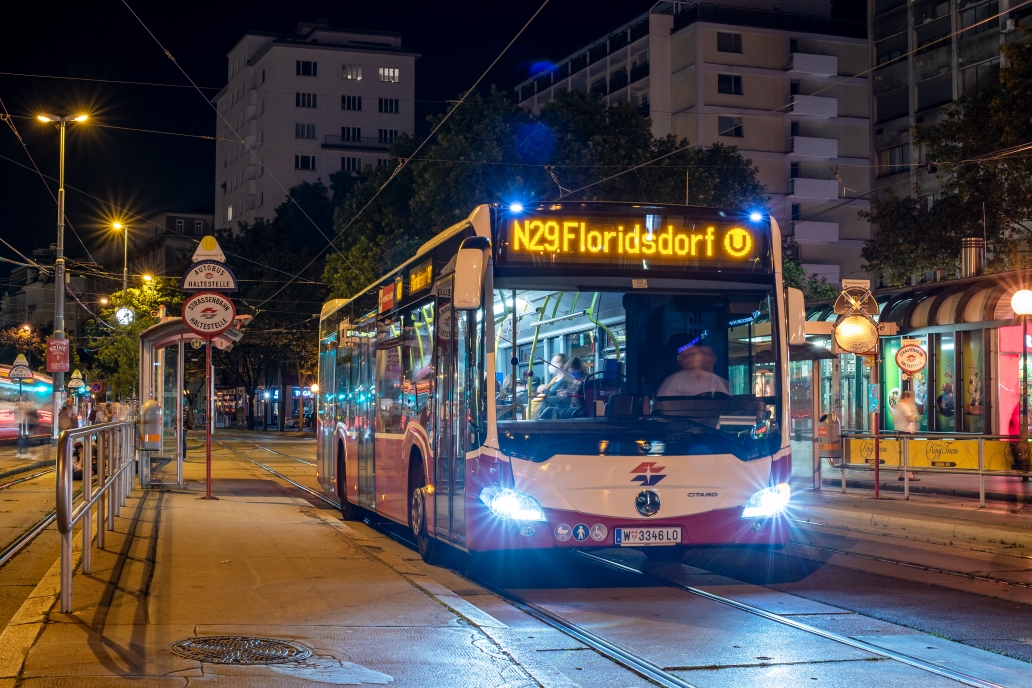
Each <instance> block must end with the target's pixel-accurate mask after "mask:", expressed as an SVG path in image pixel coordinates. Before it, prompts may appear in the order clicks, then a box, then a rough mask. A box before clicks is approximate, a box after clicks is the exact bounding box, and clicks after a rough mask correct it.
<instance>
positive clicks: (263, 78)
mask: <svg viewBox="0 0 1032 688" xmlns="http://www.w3.org/2000/svg"><path fill="white" fill-rule="evenodd" d="M264 83H265V70H264V69H263V70H262V71H261V76H260V78H259V79H258V84H259V85H261V84H264Z"/></svg>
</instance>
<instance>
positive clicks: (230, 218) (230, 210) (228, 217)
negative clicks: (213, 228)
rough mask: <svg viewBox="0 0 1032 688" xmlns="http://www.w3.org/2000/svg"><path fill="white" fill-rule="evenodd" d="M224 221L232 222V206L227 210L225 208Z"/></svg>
mask: <svg viewBox="0 0 1032 688" xmlns="http://www.w3.org/2000/svg"><path fill="white" fill-rule="evenodd" d="M226 221H227V222H232V221H233V206H229V207H228V208H226Z"/></svg>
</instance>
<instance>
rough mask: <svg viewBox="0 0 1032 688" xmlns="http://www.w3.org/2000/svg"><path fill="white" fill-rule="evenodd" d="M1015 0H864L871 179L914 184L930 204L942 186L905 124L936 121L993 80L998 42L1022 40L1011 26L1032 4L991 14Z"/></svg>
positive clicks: (1029, 13)
mask: <svg viewBox="0 0 1032 688" xmlns="http://www.w3.org/2000/svg"><path fill="white" fill-rule="evenodd" d="M1021 4H1022V3H1021V2H1020V1H1019V0H913V1H912V2H907V0H874V2H873V3H871V4H870V5H869V7H868V12H869V13H870V14H869V24H870V27H871V31H870V38H871V40H870V46H871V47H870V50H871V57H870V59H871V64H872V65H874V66H875V69H874V71H873V72H872V89H871V95H872V98H873V99H874V100H873V115H874V126H873V138H872V147H873V150H874V156H875V164H876V167H874V168H873V170H872V175H871V176H872V184H873V185H874V187H876V188H882V189H889V188H891V189H892V190H893V191H895V193H896V194H897V195H900V196H904V195H909V194H912V193H913V192H914V189H915V186H916V187H917V188H918V189H919V191H918V193H919V194H920V196H921V197H922V198H923V199H924V200H925V202H926V203H927V204H928V206H929V207H930V206H931V204H932V203H934V201H935V198H936V196H938V195H939V194H940V193H941V191H942V190H941V188H940V187H939V184H938V183H937V182H936V179H935V172H934V171H933V172H932V173H929V172H928V168H927V161H926V160H925V159H924V156H923V154H922V151H921V150H920V148H919V147H917V146H915V145H913V144H912V142H911V131H912V129H913V128H914V127H918V128H920V127H926V126H930V125H934V124H937V123H939V122H941V121H942V120H943V118H944V117H945V111H946V109H947V108H948V107H949V105H950V104H951V103H952V102H953V101H954V100H956V99H957V98H960V97H961V96H963V95H965V94H973V93H977V92H978V91H980V90H982V89H983V88H985V87H986V86H988V85H989V84H994V83H996V82H997V81H999V75H1000V65H1001V64H1002V63H1003V60H1004V58H1003V56H1002V54H1001V52H1000V46H1001V44H1003V43H1005V42H1008V41H1018V40H1021V38H1022V35H1021V32H1020V31H1018V30H1017V29H1018V28H1020V27H1021V26H1022V25H1029V24H1032V5H1025V6H1023V7H1020V8H1019V9H1016V10H1014V11H1012V12H1010V13H1009V14H1005V15H1004V16H1003V17H999V16H998V15H1000V14H1001V13H1002V12H1005V11H1006V10H1007V9H1009V7H1015V6H1018V5H1021ZM987 20H988V21H987ZM968 27H970V28H968ZM965 29H967V30H965Z"/></svg>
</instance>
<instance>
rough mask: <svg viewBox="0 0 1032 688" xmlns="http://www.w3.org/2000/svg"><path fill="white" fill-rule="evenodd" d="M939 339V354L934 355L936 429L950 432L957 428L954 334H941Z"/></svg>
mask: <svg viewBox="0 0 1032 688" xmlns="http://www.w3.org/2000/svg"><path fill="white" fill-rule="evenodd" d="M938 339H939V355H938V356H936V357H935V389H934V390H933V393H934V395H935V398H934V400H933V402H932V403H934V404H935V420H936V430H938V431H940V432H952V431H955V430H956V429H957V393H956V389H957V387H956V376H955V374H954V362H955V361H956V358H957V356H956V353H957V352H956V351H955V350H954V336H953V335H952V334H941V335H939V337H938Z"/></svg>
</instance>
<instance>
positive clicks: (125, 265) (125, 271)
mask: <svg viewBox="0 0 1032 688" xmlns="http://www.w3.org/2000/svg"><path fill="white" fill-rule="evenodd" d="M111 226H112V227H113V228H114V229H115V231H116V232H117V231H118V230H122V235H123V236H124V237H125V241H124V243H123V244H122V295H123V296H125V290H126V289H127V288H128V286H129V225H123V224H122V223H121V222H116V223H115V224H113V225H111Z"/></svg>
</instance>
